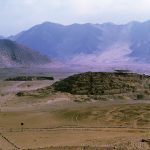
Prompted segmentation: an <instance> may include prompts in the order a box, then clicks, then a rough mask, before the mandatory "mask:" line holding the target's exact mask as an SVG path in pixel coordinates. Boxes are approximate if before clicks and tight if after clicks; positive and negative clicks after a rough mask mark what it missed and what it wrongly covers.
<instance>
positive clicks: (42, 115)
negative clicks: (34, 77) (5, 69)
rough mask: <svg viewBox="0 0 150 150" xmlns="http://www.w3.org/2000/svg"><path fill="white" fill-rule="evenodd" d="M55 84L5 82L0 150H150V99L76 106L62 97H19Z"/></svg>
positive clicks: (0, 91) (1, 84)
mask: <svg viewBox="0 0 150 150" xmlns="http://www.w3.org/2000/svg"><path fill="white" fill-rule="evenodd" d="M57 80H58V79H57ZM54 82H55V80H54V81H47V80H46V81H2V80H1V81H0V149H2V150H17V149H21V150H23V149H24V150H27V149H31V150H85V149H86V150H148V149H150V147H149V144H150V140H149V139H150V101H149V99H147V100H140V99H139V100H131V99H117V100H113V99H111V100H108V101H106V100H105V101H104V100H102V101H95V100H93V101H87V102H75V101H74V96H73V95H71V94H69V93H63V92H57V93H50V94H46V95H36V94H33V93H34V92H31V93H32V94H33V95H32V94H31V95H25V96H17V95H16V94H17V93H18V92H22V91H23V92H30V91H34V90H38V89H41V88H45V87H47V86H49V85H51V84H53V83H54ZM21 123H22V125H21Z"/></svg>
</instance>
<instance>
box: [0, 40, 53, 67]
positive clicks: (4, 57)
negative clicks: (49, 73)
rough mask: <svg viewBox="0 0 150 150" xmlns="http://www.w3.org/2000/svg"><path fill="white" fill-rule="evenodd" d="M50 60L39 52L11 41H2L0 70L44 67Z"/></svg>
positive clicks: (0, 44) (0, 42)
mask: <svg viewBox="0 0 150 150" xmlns="http://www.w3.org/2000/svg"><path fill="white" fill-rule="evenodd" d="M46 63H50V60H49V59H48V58H47V57H46V56H43V55H41V54H39V53H38V52H35V51H33V50H31V49H29V48H27V47H25V46H22V45H20V44H17V43H16V42H13V41H10V40H6V39H5V40H4V39H0V68H2V67H22V66H28V67H29V66H32V65H34V66H35V65H37V66H39V65H43V64H46Z"/></svg>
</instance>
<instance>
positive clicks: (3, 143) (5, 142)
mask: <svg viewBox="0 0 150 150" xmlns="http://www.w3.org/2000/svg"><path fill="white" fill-rule="evenodd" d="M0 149H2V150H3V149H4V150H17V149H20V148H19V147H18V146H16V145H15V144H14V143H12V142H11V141H10V140H9V139H7V138H6V137H5V136H4V135H3V134H2V133H0Z"/></svg>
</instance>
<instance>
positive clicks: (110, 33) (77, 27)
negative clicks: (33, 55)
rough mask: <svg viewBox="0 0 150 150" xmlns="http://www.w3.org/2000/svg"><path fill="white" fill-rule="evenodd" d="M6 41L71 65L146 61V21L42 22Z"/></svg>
mask: <svg viewBox="0 0 150 150" xmlns="http://www.w3.org/2000/svg"><path fill="white" fill-rule="evenodd" d="M9 39H11V40H14V41H16V42H18V43H20V44H23V45H25V46H27V47H29V48H31V49H33V50H37V51H38V52H40V53H41V54H44V55H47V56H48V57H50V58H51V59H55V60H61V61H69V62H72V63H73V64H95V63H96V64H99V63H100V64H102V63H118V62H119V63H120V62H128V63H132V62H139V63H149V62H150V59H149V56H150V21H146V22H130V23H128V24H124V25H116V24H113V23H104V24H91V23H87V24H72V25H66V26H65V25H61V24H56V23H51V22H45V23H42V24H39V25H36V26H33V27H32V28H30V29H28V30H26V31H23V32H21V33H19V34H17V35H14V36H11V37H9Z"/></svg>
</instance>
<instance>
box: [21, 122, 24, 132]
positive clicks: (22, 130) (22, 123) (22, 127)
mask: <svg viewBox="0 0 150 150" xmlns="http://www.w3.org/2000/svg"><path fill="white" fill-rule="evenodd" d="M23 125H24V123H23V122H21V132H23Z"/></svg>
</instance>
